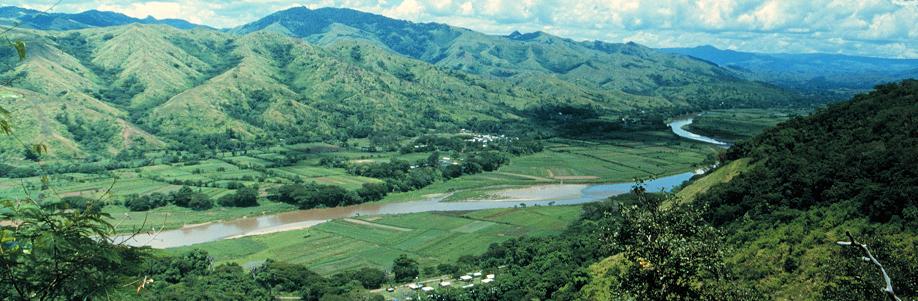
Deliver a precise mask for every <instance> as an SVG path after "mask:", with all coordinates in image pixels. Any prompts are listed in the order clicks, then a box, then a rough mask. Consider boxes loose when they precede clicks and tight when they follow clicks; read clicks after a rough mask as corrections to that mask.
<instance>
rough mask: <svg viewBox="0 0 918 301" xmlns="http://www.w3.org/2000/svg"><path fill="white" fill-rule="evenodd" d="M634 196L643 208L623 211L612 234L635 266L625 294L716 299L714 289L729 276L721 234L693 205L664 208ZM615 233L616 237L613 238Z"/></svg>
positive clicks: (638, 192) (641, 193)
mask: <svg viewBox="0 0 918 301" xmlns="http://www.w3.org/2000/svg"><path fill="white" fill-rule="evenodd" d="M632 192H633V193H634V194H635V196H636V197H637V202H636V203H634V205H632V206H623V208H621V210H620V214H621V222H620V225H618V227H615V226H612V227H607V229H606V233H607V235H608V236H609V237H613V238H614V241H615V242H616V243H617V244H618V245H620V246H621V247H624V256H625V259H626V260H627V261H628V263H629V265H628V267H627V271H625V274H624V276H623V277H622V279H627V281H622V283H621V284H620V285H621V289H622V290H624V291H626V292H628V293H629V294H631V295H633V296H634V297H635V298H637V299H640V300H698V299H702V298H703V297H710V296H711V295H712V294H715V290H714V289H713V287H712V283H714V282H716V281H718V280H720V279H722V277H723V272H724V263H723V250H722V249H721V244H722V238H721V235H720V233H719V232H718V231H717V230H716V229H715V228H714V227H712V226H710V225H708V224H707V223H706V222H705V221H704V220H703V219H702V211H701V210H699V209H696V208H693V207H692V206H690V205H684V204H676V205H672V206H670V207H669V208H665V209H664V208H663V206H662V204H663V201H664V199H663V198H653V197H647V196H646V194H645V193H646V192H645V190H644V187H642V186H635V187H634V189H633V190H632ZM609 232H611V233H609Z"/></svg>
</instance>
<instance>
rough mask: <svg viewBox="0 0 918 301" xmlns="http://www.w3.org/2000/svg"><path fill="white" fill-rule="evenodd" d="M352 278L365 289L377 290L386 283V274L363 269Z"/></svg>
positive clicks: (376, 270) (371, 269) (372, 269)
mask: <svg viewBox="0 0 918 301" xmlns="http://www.w3.org/2000/svg"><path fill="white" fill-rule="evenodd" d="M354 278H355V279H357V281H360V285H362V286H363V287H364V288H366V289H377V288H380V287H381V286H382V284H383V283H384V282H386V272H383V271H380V270H378V269H374V268H366V267H365V268H361V269H359V270H357V271H356V272H354Z"/></svg>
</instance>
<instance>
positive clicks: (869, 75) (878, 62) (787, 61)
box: [660, 46, 918, 97]
mask: <svg viewBox="0 0 918 301" xmlns="http://www.w3.org/2000/svg"><path fill="white" fill-rule="evenodd" d="M660 50H661V51H663V52H668V53H678V54H683V55H688V56H692V57H696V58H699V59H703V60H706V61H710V62H713V63H715V64H718V65H720V66H723V67H725V68H728V69H730V70H732V71H734V72H736V73H738V74H741V75H742V76H744V77H745V78H749V79H753V80H760V81H765V82H770V83H773V84H776V85H779V86H782V87H787V88H792V89H798V90H805V91H838V92H840V95H845V96H846V97H847V96H848V95H850V94H853V93H854V92H858V91H864V90H869V89H871V88H873V86H875V85H878V84H882V83H887V82H892V81H898V80H902V79H906V78H914V77H918V69H916V68H918V60H916V59H888V58H875V57H862V56H850V55H838V54H823V53H813V54H785V53H776V54H765V53H750V52H740V51H734V50H723V49H717V48H715V47H713V46H698V47H692V48H663V49H660Z"/></svg>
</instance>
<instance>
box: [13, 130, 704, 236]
mask: <svg viewBox="0 0 918 301" xmlns="http://www.w3.org/2000/svg"><path fill="white" fill-rule="evenodd" d="M543 143H544V149H543V151H542V152H538V153H534V154H529V155H523V156H518V157H512V158H511V159H510V161H509V162H508V163H506V164H504V165H503V166H501V167H500V168H499V169H498V170H496V171H491V172H483V173H476V174H467V175H463V176H461V177H458V178H454V179H451V180H447V181H435V182H433V183H432V184H431V185H428V186H426V187H423V188H421V189H418V190H413V191H407V192H392V193H389V194H388V195H387V196H386V197H385V198H384V199H382V200H381V202H402V201H412V200H421V199H427V198H430V197H432V196H442V195H444V194H448V197H447V198H446V200H447V201H461V200H468V199H483V198H490V197H492V195H491V192H492V191H493V190H498V189H505V188H508V187H522V186H531V185H540V184H551V183H608V182H625V181H631V180H633V179H634V178H636V177H650V176H666V175H671V174H675V173H680V172H685V171H689V170H692V169H694V168H696V167H697V166H699V165H700V164H701V163H702V162H704V161H705V160H706V159H707V158H709V157H710V156H711V155H712V154H714V153H715V152H716V151H717V149H716V148H715V147H713V146H709V145H705V144H701V143H694V142H689V141H685V140H681V139H679V138H678V137H675V136H674V135H672V134H671V133H669V132H665V131H644V132H632V133H611V135H609V136H607V137H605V138H604V139H599V140H597V139H592V140H590V141H587V140H577V139H560V138H554V139H549V140H545V141H544V142H543ZM291 154H294V155H295V156H292V157H291ZM430 154H431V152H417V153H404V154H403V153H399V152H368V151H361V150H360V148H357V147H353V148H352V147H338V146H334V145H330V144H324V143H303V144H294V145H289V146H273V147H267V148H263V149H253V150H249V151H246V152H239V153H217V154H215V155H214V156H213V157H212V158H209V159H200V160H196V159H190V158H189V157H186V156H185V154H182V153H170V152H165V151H164V152H151V153H148V154H145V156H146V160H147V161H145V164H142V165H140V166H137V167H126V168H120V169H113V170H101V171H95V172H85V173H82V172H70V173H60V174H51V175H50V176H49V177H48V184H49V185H45V184H43V183H42V179H41V177H26V178H14V179H10V178H0V197H6V198H22V197H24V196H26V194H27V193H28V194H29V195H30V196H31V197H32V198H35V199H41V198H42V197H48V196H53V195H57V196H62V197H64V196H83V197H87V198H91V199H100V200H103V202H104V203H105V204H106V206H104V207H103V211H104V212H106V213H108V214H110V215H111V217H110V220H109V221H110V222H111V223H112V224H113V225H115V226H116V229H117V231H118V232H127V231H132V230H135V229H136V228H137V227H139V226H141V225H143V226H146V227H147V228H149V227H157V228H160V227H164V228H166V229H175V228H181V227H183V226H185V225H193V224H199V223H205V222H211V221H218V220H227V219H234V218H241V217H246V216H254V215H263V214H271V213H277V212H282V211H290V210H295V209H296V207H295V206H292V205H288V204H283V203H276V202H271V201H268V200H266V199H265V198H264V196H266V195H267V194H268V192H269V191H270V190H271V189H272V188H274V187H278V186H280V185H284V184H290V183H309V182H313V183H317V184H324V185H335V186H340V187H342V188H344V189H347V190H352V191H353V190H356V189H358V188H360V187H361V186H362V185H363V184H364V183H380V182H382V180H381V179H375V178H368V177H362V176H355V175H352V174H349V173H348V172H347V170H346V169H344V168H338V167H331V166H328V165H327V164H323V161H324V160H327V159H330V158H342V159H343V160H345V161H346V162H348V164H352V165H359V164H369V163H372V162H388V161H389V160H392V159H399V160H405V161H408V162H419V161H423V160H425V159H427V157H429V156H430ZM290 158H295V159H294V160H291V159H290ZM50 164H59V162H50ZM182 186H189V187H191V188H192V189H193V190H194V191H195V192H200V193H203V194H205V195H207V196H208V197H209V198H211V199H214V200H216V199H218V198H220V197H222V196H224V195H227V194H232V193H234V190H235V189H236V188H237V187H240V186H245V187H256V188H258V189H259V191H260V193H261V195H262V198H261V199H260V200H259V204H260V206H256V207H249V208H235V207H222V206H219V205H217V206H215V207H214V208H212V209H208V210H202V211H194V210H191V209H188V208H182V207H177V206H173V205H170V206H165V207H160V208H156V209H154V210H151V211H148V212H131V211H129V210H127V208H125V207H124V206H123V205H122V204H123V202H124V200H125V198H127V197H129V196H131V195H148V194H151V193H164V194H167V193H170V192H173V191H176V190H178V189H179V188H181V187H182Z"/></svg>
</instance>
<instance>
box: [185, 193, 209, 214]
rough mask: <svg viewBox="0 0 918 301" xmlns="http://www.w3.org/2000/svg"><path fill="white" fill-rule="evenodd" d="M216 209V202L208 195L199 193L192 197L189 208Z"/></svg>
mask: <svg viewBox="0 0 918 301" xmlns="http://www.w3.org/2000/svg"><path fill="white" fill-rule="evenodd" d="M213 207H214V201H213V200H211V199H210V197H209V196H207V195H206V194H203V193H200V192H197V193H193V194H192V195H191V200H190V201H188V208H191V209H194V210H199V211H200V210H207V209H210V208H213Z"/></svg>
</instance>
